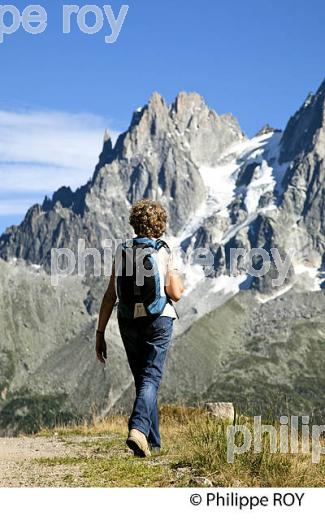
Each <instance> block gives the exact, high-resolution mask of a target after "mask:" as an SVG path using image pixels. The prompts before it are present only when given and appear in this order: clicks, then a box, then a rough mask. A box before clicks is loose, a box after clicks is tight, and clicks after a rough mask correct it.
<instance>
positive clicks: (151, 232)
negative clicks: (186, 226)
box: [129, 199, 167, 238]
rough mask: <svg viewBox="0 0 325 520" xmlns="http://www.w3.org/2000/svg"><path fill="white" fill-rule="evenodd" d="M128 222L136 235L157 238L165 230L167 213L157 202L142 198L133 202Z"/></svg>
mask: <svg viewBox="0 0 325 520" xmlns="http://www.w3.org/2000/svg"><path fill="white" fill-rule="evenodd" d="M129 222H130V224H131V226H132V227H133V229H134V231H135V233H136V235H137V236H139V237H148V238H159V237H160V236H161V235H162V234H163V233H164V232H165V230H166V224H167V213H166V210H165V208H164V207H163V206H162V205H161V204H160V203H159V202H156V201H154V200H149V199H142V200H139V201H138V202H136V203H135V204H133V206H132V209H131V213H130V220H129Z"/></svg>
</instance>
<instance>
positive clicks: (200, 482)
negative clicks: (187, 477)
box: [190, 477, 213, 487]
mask: <svg viewBox="0 0 325 520" xmlns="http://www.w3.org/2000/svg"><path fill="white" fill-rule="evenodd" d="M190 484H191V485H193V486H200V487H213V483H212V482H211V480H210V479H208V478H206V477H193V478H192V479H191V481H190Z"/></svg>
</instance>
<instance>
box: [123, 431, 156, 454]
mask: <svg viewBox="0 0 325 520" xmlns="http://www.w3.org/2000/svg"><path fill="white" fill-rule="evenodd" d="M126 444H127V446H128V447H129V448H130V449H131V450H132V451H133V453H134V455H135V456H136V457H150V455H151V453H150V450H149V446H148V441H147V438H146V436H145V435H144V433H142V432H140V431H139V430H136V429H135V428H132V429H131V430H130V431H129V436H128V438H127V441H126Z"/></svg>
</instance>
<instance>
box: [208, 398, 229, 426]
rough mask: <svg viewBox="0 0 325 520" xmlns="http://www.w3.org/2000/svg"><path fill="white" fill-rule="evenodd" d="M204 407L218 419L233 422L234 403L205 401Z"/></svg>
mask: <svg viewBox="0 0 325 520" xmlns="http://www.w3.org/2000/svg"><path fill="white" fill-rule="evenodd" d="M204 408H205V409H206V410H207V411H208V412H210V413H211V414H212V415H214V417H216V418H217V419H222V420H227V421H231V422H233V421H234V419H235V408H234V405H233V403H222V402H220V403H218V402H216V403H205V405H204Z"/></svg>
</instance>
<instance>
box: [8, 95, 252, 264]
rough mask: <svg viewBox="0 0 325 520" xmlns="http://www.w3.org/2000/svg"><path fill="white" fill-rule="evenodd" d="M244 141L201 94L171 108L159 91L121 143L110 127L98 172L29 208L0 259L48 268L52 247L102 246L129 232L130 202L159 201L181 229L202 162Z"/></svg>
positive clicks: (201, 192) (195, 200) (198, 196)
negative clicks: (80, 240)
mask: <svg viewBox="0 0 325 520" xmlns="http://www.w3.org/2000/svg"><path fill="white" fill-rule="evenodd" d="M242 139H244V135H243V133H242V131H241V129H240V127H239V125H238V123H237V121H236V120H235V118H234V117H233V116H231V115H229V114H227V115H224V116H219V115H217V114H216V113H215V112H214V111H213V110H211V109H210V108H209V107H208V106H207V105H206V104H205V102H204V100H203V98H202V97H201V96H200V95H199V94H196V93H185V92H181V93H180V94H179V95H178V96H177V98H176V100H175V101H174V103H172V104H171V105H170V106H169V105H168V104H167V103H166V102H165V100H164V99H163V97H162V96H161V95H160V94H158V93H156V92H155V93H153V94H152V96H151V97H150V99H149V101H148V104H147V105H145V106H144V107H142V108H141V109H140V110H137V111H136V112H134V114H133V117H132V120H131V124H130V126H129V128H128V130H127V131H126V132H124V133H122V134H121V135H120V136H119V137H118V139H117V141H116V143H115V146H113V144H112V140H111V139H110V136H109V134H108V133H107V132H105V134H104V144H103V149H102V152H101V154H100V157H99V162H98V164H97V166H96V168H95V172H94V175H93V177H92V179H91V181H89V182H88V183H87V184H85V185H84V186H82V187H81V188H79V189H78V190H76V191H75V192H72V190H71V189H70V188H69V187H62V188H60V189H59V190H58V191H57V192H55V193H54V195H53V197H52V198H51V199H48V198H46V199H45V200H44V203H43V205H42V206H39V205H36V206H34V207H33V208H31V209H30V210H29V212H28V213H27V215H26V217H25V219H24V221H23V222H22V224H21V225H20V226H14V227H12V228H10V229H8V230H7V231H6V233H5V234H3V235H2V237H0V257H2V258H4V259H9V258H12V257H17V256H18V257H20V258H23V259H24V260H27V261H28V262H31V263H35V264H43V265H45V266H48V265H49V258H50V251H51V248H52V247H54V246H55V247H70V248H72V249H74V248H75V246H76V243H77V239H78V238H85V239H86V242H87V243H89V245H90V244H92V245H93V246H97V247H100V244H101V242H102V240H103V239H105V238H109V237H115V236H120V235H122V234H125V232H126V231H125V230H129V232H131V230H130V229H129V228H128V211H129V204H130V203H132V202H133V201H135V200H137V199H139V198H142V197H150V198H153V199H158V198H159V199H160V200H161V201H162V202H163V203H164V204H165V205H166V207H167V209H168V211H169V215H170V232H171V233H173V234H177V233H178V232H179V231H180V230H181V229H182V227H183V226H184V225H185V223H186V222H187V221H188V219H189V218H190V217H191V215H193V214H195V212H196V211H197V210H198V208H199V207H200V205H202V203H203V202H204V200H205V198H206V188H205V185H204V182H203V179H202V177H201V175H200V172H199V170H200V165H201V164H203V163H204V164H206V165H208V166H211V167H212V166H214V165H215V164H216V163H217V162H218V160H219V157H220V154H221V153H222V152H223V151H224V150H225V149H226V148H227V147H228V146H229V145H231V144H232V143H234V142H236V141H238V140H242Z"/></svg>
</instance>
